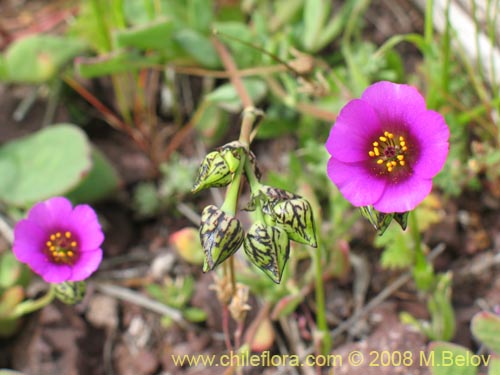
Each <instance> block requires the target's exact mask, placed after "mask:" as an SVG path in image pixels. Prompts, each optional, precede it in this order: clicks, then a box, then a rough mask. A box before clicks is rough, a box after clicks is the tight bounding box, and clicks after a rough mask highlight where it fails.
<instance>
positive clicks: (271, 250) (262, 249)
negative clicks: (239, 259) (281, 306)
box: [243, 223, 290, 284]
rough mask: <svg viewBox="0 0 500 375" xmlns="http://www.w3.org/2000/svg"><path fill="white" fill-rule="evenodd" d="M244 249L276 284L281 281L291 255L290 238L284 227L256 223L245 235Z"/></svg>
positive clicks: (253, 261) (252, 260)
mask: <svg viewBox="0 0 500 375" xmlns="http://www.w3.org/2000/svg"><path fill="white" fill-rule="evenodd" d="M243 249H244V250H245V253H246V255H247V256H248V258H249V259H250V260H251V262H252V263H253V264H255V265H256V266H257V267H259V268H260V269H261V270H262V271H264V272H265V273H266V275H267V276H269V277H270V278H271V280H273V281H274V282H275V283H276V284H279V283H280V281H281V276H282V274H283V269H284V268H285V265H286V262H287V261H288V257H289V255H290V240H289V238H288V235H287V234H286V232H285V231H284V230H283V229H281V228H279V227H271V226H268V225H265V224H264V223H254V224H253V225H252V226H251V228H250V230H249V231H248V234H247V235H246V237H245V240H244V242H243Z"/></svg>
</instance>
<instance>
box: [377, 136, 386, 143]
mask: <svg viewBox="0 0 500 375" xmlns="http://www.w3.org/2000/svg"><path fill="white" fill-rule="evenodd" d="M378 139H380V140H381V141H382V142H387V138H386V137H383V136H380V137H378Z"/></svg>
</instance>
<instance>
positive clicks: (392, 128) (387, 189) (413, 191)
mask: <svg viewBox="0 0 500 375" xmlns="http://www.w3.org/2000/svg"><path fill="white" fill-rule="evenodd" d="M449 136H450V131H449V129H448V126H447V125H446V123H445V120H444V118H443V116H441V115H440V114H439V113H437V112H435V111H432V110H428V109H427V107H426V104H425V100H424V98H423V97H422V95H420V93H419V92H418V91H417V90H416V89H415V88H414V87H411V86H408V85H402V84H396V83H392V82H378V83H375V84H373V85H371V86H369V87H368V88H367V89H366V90H365V91H364V92H363V94H362V96H361V98H360V99H354V100H351V101H350V102H349V103H347V105H345V106H344V108H342V110H341V111H340V114H339V116H338V118H337V121H336V122H335V125H334V126H333V128H332V130H331V132H330V136H329V138H328V140H327V142H326V149H327V150H328V152H329V153H330V155H331V158H330V160H329V161H328V170H327V171H328V176H329V177H330V179H331V180H332V181H333V183H334V184H335V185H336V186H337V187H338V188H339V190H340V192H341V193H342V194H343V195H344V197H345V198H346V199H347V200H348V201H349V202H351V203H352V204H353V205H354V206H357V207H359V206H373V207H374V208H375V209H376V210H378V211H380V212H384V213H392V212H406V211H410V210H413V209H414V208H415V207H416V206H417V205H418V204H419V203H420V202H422V200H423V199H424V198H425V197H426V196H427V195H428V194H429V193H430V191H431V189H432V178H433V177H434V176H435V175H436V174H437V173H438V172H439V171H440V170H441V168H442V167H443V165H444V163H445V161H446V157H447V155H448V150H449V144H448V139H449Z"/></svg>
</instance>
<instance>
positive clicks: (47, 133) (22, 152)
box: [0, 124, 92, 206]
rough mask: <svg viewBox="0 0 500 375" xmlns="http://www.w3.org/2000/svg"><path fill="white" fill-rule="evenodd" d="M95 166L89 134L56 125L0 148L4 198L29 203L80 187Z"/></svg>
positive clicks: (0, 194)
mask: <svg viewBox="0 0 500 375" xmlns="http://www.w3.org/2000/svg"><path fill="white" fill-rule="evenodd" d="M91 166H92V162H91V148H90V145H89V142H88V140H87V137H86V135H85V133H84V132H83V131H82V130H81V129H80V128H78V127H76V126H74V125H71V124H59V125H54V126H51V127H48V128H45V129H42V130H40V131H38V132H37V133H35V134H31V135H29V136H27V137H24V138H21V139H17V140H14V141H11V142H9V143H7V144H5V145H3V146H2V147H0V176H2V178H1V179H0V201H3V202H5V203H7V204H9V205H14V206H29V205H30V204H32V203H34V202H37V201H41V200H43V199H47V198H49V197H51V196H55V195H62V194H65V193H66V192H68V191H70V190H71V189H72V188H74V187H76V186H77V185H78V184H79V183H80V182H81V181H82V180H83V178H85V177H86V175H87V173H88V172H89V171H90V168H91Z"/></svg>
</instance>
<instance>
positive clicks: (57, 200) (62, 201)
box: [28, 197, 72, 231]
mask: <svg viewBox="0 0 500 375" xmlns="http://www.w3.org/2000/svg"><path fill="white" fill-rule="evenodd" d="M71 210H72V206H71V202H70V201H69V200H68V199H67V198H64V197H54V198H50V199H47V200H46V201H44V202H40V203H37V204H35V205H34V206H33V207H32V208H31V210H30V211H29V213H28V220H30V221H33V222H35V223H36V224H37V225H38V226H40V227H41V228H42V229H44V230H46V231H53V230H54V229H60V227H61V226H62V225H64V224H65V221H66V220H67V218H68V217H69V215H70V213H71Z"/></svg>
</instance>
